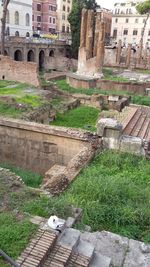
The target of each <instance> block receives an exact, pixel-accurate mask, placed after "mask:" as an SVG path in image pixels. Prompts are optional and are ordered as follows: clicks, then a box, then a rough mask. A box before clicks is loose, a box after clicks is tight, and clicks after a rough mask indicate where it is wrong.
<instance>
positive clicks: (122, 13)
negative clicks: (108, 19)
mask: <svg viewBox="0 0 150 267" xmlns="http://www.w3.org/2000/svg"><path fill="white" fill-rule="evenodd" d="M139 2H140V1H139V0H138V1H137V0H131V1H122V2H121V3H116V4H115V5H114V10H113V16H112V30H111V36H112V38H113V40H114V41H116V42H118V41H119V40H122V42H123V44H124V45H127V44H128V43H131V44H133V45H138V44H139V42H140V39H141V33H142V31H143V27H144V22H145V19H146V15H139V14H138V13H137V11H136V5H137V4H138V3H139ZM143 44H144V45H145V44H149V45H150V18H149V19H148V21H147V25H146V30H145V34H144V40H143Z"/></svg>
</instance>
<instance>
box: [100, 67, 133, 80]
mask: <svg viewBox="0 0 150 267" xmlns="http://www.w3.org/2000/svg"><path fill="white" fill-rule="evenodd" d="M103 74H104V79H105V80H110V81H114V82H129V79H128V78H125V77H119V76H116V75H113V70H112V69H107V68H104V69H103Z"/></svg>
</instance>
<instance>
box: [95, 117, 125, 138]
mask: <svg viewBox="0 0 150 267" xmlns="http://www.w3.org/2000/svg"><path fill="white" fill-rule="evenodd" d="M121 132H122V124H120V123H119V122H118V121H117V120H115V119H111V118H102V119H100V120H99V121H98V123H97V134H98V135H99V136H103V137H109V138H110V137H112V138H118V137H119V136H120V134H121ZM107 135H108V136H107Z"/></svg>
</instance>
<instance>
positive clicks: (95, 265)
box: [89, 252, 112, 267]
mask: <svg viewBox="0 0 150 267" xmlns="http://www.w3.org/2000/svg"><path fill="white" fill-rule="evenodd" d="M111 266H112V265H111V259H110V258H109V257H106V256H103V255H102V254H100V253H98V252H94V255H93V259H92V261H91V262H90V265H89V267H111Z"/></svg>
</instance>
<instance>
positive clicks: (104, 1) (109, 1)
mask: <svg viewBox="0 0 150 267" xmlns="http://www.w3.org/2000/svg"><path fill="white" fill-rule="evenodd" d="M121 1H122V0H97V3H98V4H99V5H100V6H101V7H105V8H109V9H113V5H114V3H119V2H121ZM122 2H123V1H122Z"/></svg>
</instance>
